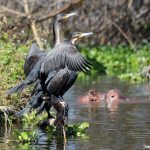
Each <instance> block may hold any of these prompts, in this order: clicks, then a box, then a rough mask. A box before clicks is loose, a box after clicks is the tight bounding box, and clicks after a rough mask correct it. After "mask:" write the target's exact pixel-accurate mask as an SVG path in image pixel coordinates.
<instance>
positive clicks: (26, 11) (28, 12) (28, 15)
mask: <svg viewBox="0 0 150 150" xmlns="http://www.w3.org/2000/svg"><path fill="white" fill-rule="evenodd" d="M24 10H25V13H26V16H27V18H28V19H29V20H30V22H31V29H32V32H33V35H34V38H35V40H36V41H37V44H38V45H39V47H40V48H41V49H42V48H43V46H42V42H41V40H40V38H39V36H38V32H37V28H36V24H35V20H33V19H32V15H31V13H30V10H29V6H28V0H24Z"/></svg>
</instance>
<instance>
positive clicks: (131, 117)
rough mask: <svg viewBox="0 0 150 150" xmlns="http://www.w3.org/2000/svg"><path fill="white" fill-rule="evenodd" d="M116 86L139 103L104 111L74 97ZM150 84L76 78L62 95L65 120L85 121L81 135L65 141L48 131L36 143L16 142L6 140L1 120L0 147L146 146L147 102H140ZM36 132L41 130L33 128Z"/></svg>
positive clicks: (97, 149) (149, 128)
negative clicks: (88, 124) (85, 129)
mask: <svg viewBox="0 0 150 150" xmlns="http://www.w3.org/2000/svg"><path fill="white" fill-rule="evenodd" d="M116 88H117V89H120V90H121V92H122V94H123V96H125V97H129V98H131V99H135V100H136V99H138V100H139V101H141V103H133V104H122V105H120V107H119V110H118V112H115V113H112V112H108V111H107V109H106V108H102V107H99V106H98V105H82V104H80V103H79V101H78V100H77V99H78V98H79V97H80V96H83V95H84V94H85V93H86V92H87V91H88V90H89V89H95V90H97V91H101V92H106V91H108V90H110V89H116ZM149 93H150V85H149V84H148V83H143V84H130V83H128V82H123V81H120V80H118V79H116V78H108V77H96V78H95V77H94V78H92V77H86V78H85V79H83V80H81V79H78V80H77V82H76V83H75V85H74V86H73V87H72V88H71V89H70V90H69V92H68V93H67V94H66V95H65V96H64V99H65V100H66V101H67V103H68V104H69V108H70V109H69V123H78V122H84V121H87V122H89V123H90V128H89V129H88V130H87V132H86V136H85V137H69V138H68V141H67V144H66V145H64V144H63V142H62V140H61V139H60V138H57V137H53V138H52V139H51V140H50V141H49V140H48V135H44V136H42V137H41V138H40V140H39V141H38V143H32V144H30V145H29V144H26V145H22V144H18V143H12V142H9V139H10V140H11V139H12V137H13V136H12V132H11V131H9V129H8V130H7V131H6V130H5V127H4V124H2V123H1V125H0V150H1V149H2V150H9V149H18V150H21V149H39V150H40V149H45V150H53V149H58V150H62V149H69V150H90V149H92V150H126V149H128V150H135V149H136V150H138V149H139V150H141V149H146V147H150V119H149V116H150V104H149V103H146V104H145V103H142V102H143V101H145V100H147V99H148V97H149ZM36 130H37V132H38V135H39V136H40V135H42V134H43V133H44V132H43V131H42V130H40V129H38V128H37V129H36Z"/></svg>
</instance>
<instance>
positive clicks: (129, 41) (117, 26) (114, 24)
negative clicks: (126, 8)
mask: <svg viewBox="0 0 150 150" xmlns="http://www.w3.org/2000/svg"><path fill="white" fill-rule="evenodd" d="M105 19H106V20H107V21H109V22H110V23H111V24H112V25H113V26H114V27H116V28H117V29H118V31H119V32H120V33H121V34H122V35H123V37H124V38H125V39H126V40H127V42H128V43H129V44H130V46H131V47H132V48H134V49H135V45H134V44H133V42H132V41H131V39H130V38H129V37H128V36H127V34H126V33H125V32H124V31H123V30H122V29H121V28H120V27H119V25H117V24H116V23H115V22H114V21H112V20H111V19H109V18H107V17H105Z"/></svg>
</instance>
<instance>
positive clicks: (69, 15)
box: [63, 12, 77, 19]
mask: <svg viewBox="0 0 150 150" xmlns="http://www.w3.org/2000/svg"><path fill="white" fill-rule="evenodd" d="M76 15H77V13H76V12H72V13H69V14H66V15H65V16H64V18H63V19H67V18H69V17H72V16H76Z"/></svg>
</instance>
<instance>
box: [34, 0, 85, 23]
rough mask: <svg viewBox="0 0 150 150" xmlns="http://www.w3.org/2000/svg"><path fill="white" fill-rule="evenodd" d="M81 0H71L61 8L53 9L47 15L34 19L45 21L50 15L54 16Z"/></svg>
mask: <svg viewBox="0 0 150 150" xmlns="http://www.w3.org/2000/svg"><path fill="white" fill-rule="evenodd" d="M82 1H83V0H74V1H72V2H71V3H69V4H66V5H65V6H64V7H62V8H59V9H56V10H53V12H52V13H50V14H48V15H46V16H44V17H41V18H40V19H36V21H37V22H41V21H45V20H47V19H49V18H51V17H54V16H55V15H57V14H59V13H62V12H64V11H66V10H68V9H70V8H71V7H72V6H75V5H77V4H79V3H81V2H82Z"/></svg>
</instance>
